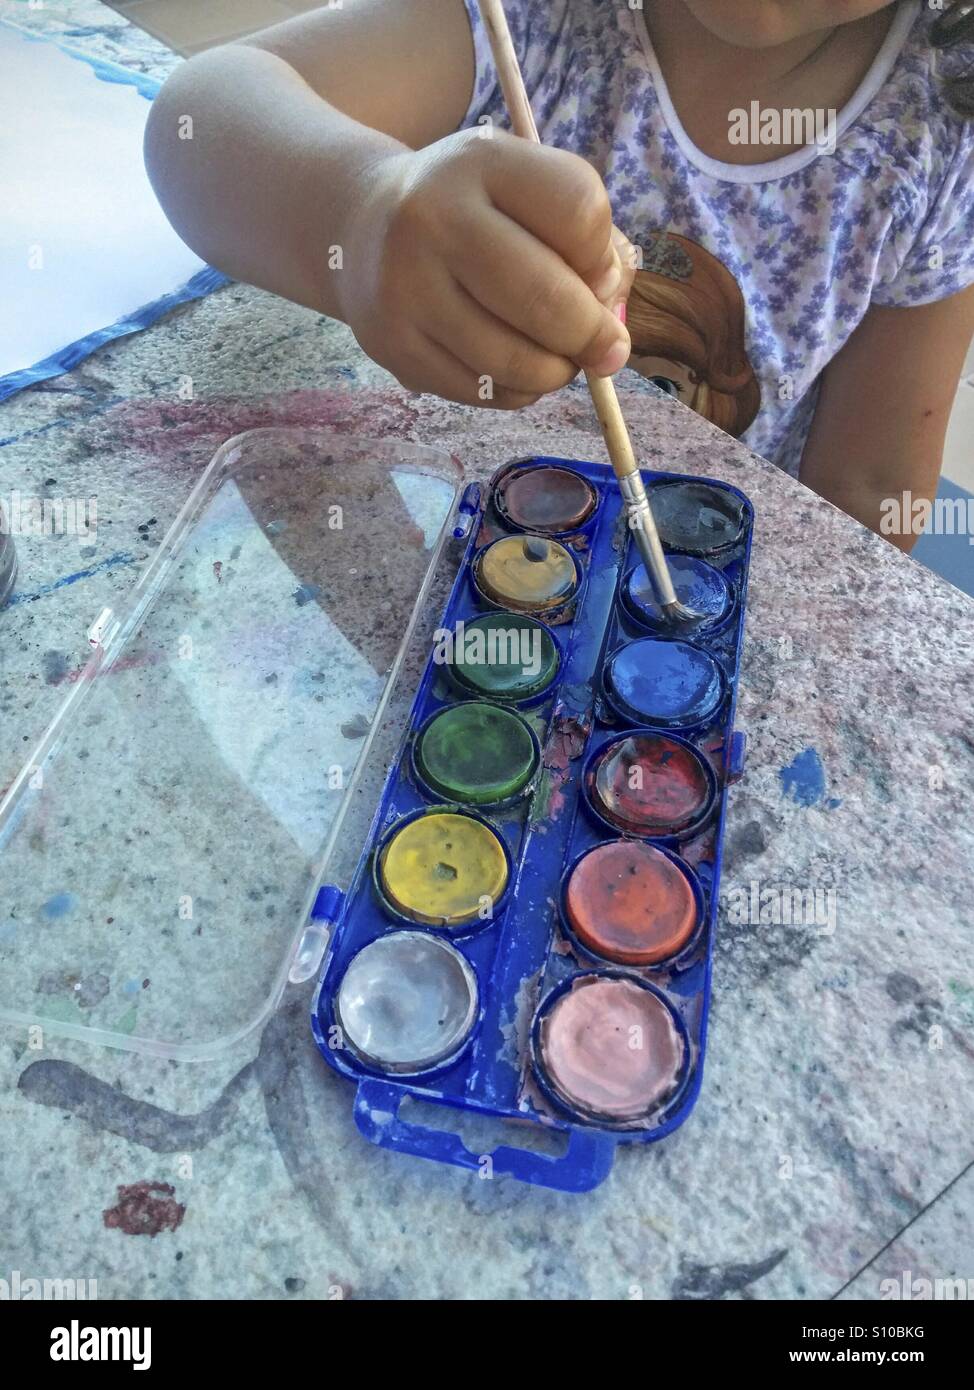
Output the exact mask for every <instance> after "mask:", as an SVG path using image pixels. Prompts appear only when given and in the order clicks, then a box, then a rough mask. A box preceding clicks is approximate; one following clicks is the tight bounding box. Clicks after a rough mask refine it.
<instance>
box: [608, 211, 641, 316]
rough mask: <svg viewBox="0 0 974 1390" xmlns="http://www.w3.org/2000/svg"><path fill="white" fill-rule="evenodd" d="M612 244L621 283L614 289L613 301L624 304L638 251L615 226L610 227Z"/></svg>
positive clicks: (636, 263) (633, 278) (611, 307)
mask: <svg viewBox="0 0 974 1390" xmlns="http://www.w3.org/2000/svg"><path fill="white" fill-rule="evenodd" d="M612 244H613V247H614V249H615V252H616V255H617V256H618V257H619V263H620V265H621V267H622V284H621V285H620V286H619V289H618V290H617V291H616V296H615V301H616V304H625V302H626V300H627V299H628V298H629V291H630V290H631V289H632V282H633V281H634V280H635V278H636V271H637V269H638V268H639V252H638V250H637V249H636V247H635V246H633V244H632V242H631V241H630V240H629V238H628V237H627V236H626V234H625V232H620V230H619V228H618V227H616V226H613V228H612ZM609 308H610V309H614V308H615V304H610V305H609Z"/></svg>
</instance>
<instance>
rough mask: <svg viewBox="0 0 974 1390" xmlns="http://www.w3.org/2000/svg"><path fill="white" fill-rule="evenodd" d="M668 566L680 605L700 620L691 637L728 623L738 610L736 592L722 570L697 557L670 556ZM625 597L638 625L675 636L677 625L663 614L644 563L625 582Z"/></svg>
mask: <svg viewBox="0 0 974 1390" xmlns="http://www.w3.org/2000/svg"><path fill="white" fill-rule="evenodd" d="M666 563H667V566H668V568H669V571H670V578H671V579H672V580H673V589H674V591H675V593H676V597H677V600H678V602H680V603H682V604H683V605H684V606H685V607H687V608H690V609H692V611H693V612H694V613H696V614H697V615H698V618H699V620H700V621H698V622H697V623H695V624H694V626H693V629H692V631H689V632H688V634H687V635H688V636H691V637H692V636H694V635H696V634H699V633H701V632H705V631H711V630H712V629H713V628H715V627H719V626H720V625H721V624H722V623H724V622H726V621H727V620H728V618H729V617H730V615H731V613H732V611H733V608H734V591H733V588H732V587H731V584H730V582H729V581H728V580H727V579H726V578H725V577H724V575H723V574H722V573H721V572H720V570H718V569H714V567H713V565H708V564H707V562H706V561H705V560H701V559H699V558H698V557H697V556H695V555H669V556H667V562H666ZM621 597H622V602H623V604H624V605H625V607H626V611H627V612H628V613H629V614H630V616H631V617H632V618H633V619H634V620H635V621H636V622H637V623H640V624H641V625H642V626H644V627H646V628H648V629H649V631H651V632H658V633H660V634H662V635H663V636H670V637H671V636H673V635H674V633H673V624H672V622H670V620H669V619H668V618H666V617H665V616H664V615H663V613H662V612H661V610H660V606H659V604H658V603H657V602H656V594H655V592H654V589H653V586H652V584H651V582H650V579H649V576H648V575H647V573H646V566H645V565H644V564H642V563H641V562H640V564H638V565H636V567H635V569H631V570H630V571H629V573H628V574H627V575H626V577H625V579H624V580H623V583H622V590H621Z"/></svg>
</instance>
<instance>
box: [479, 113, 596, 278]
mask: <svg viewBox="0 0 974 1390" xmlns="http://www.w3.org/2000/svg"><path fill="white" fill-rule="evenodd" d="M484 143H485V144H491V145H492V146H493V148H492V150H491V151H490V154H489V157H488V159H487V160H486V165H485V170H484V186H485V188H486V190H487V193H488V196H489V197H490V199H491V201H492V202H493V204H494V206H495V207H496V208H497V209H498V210H499V211H501V212H505V213H506V214H507V215H508V217H510V218H512V219H513V220H514V221H515V222H517V223H518V224H519V225H520V226H521V227H523V228H524V229H525V231H528V232H531V233H533V235H534V236H535V237H537V238H538V239H539V240H540V241H543V242H544V243H545V245H547V246H550V247H551V249H552V250H553V251H556V252H557V253H558V255H559V256H560V257H561V258H562V260H563V261H565V262H566V263H567V264H568V265H570V266H571V268H572V270H574V271H576V272H577V274H579V275H580V276H582V278H583V279H585V280H588V279H590V277H592V276H593V275H595V276H597V274H598V272H599V271H600V269H601V270H602V271H603V272H608V271H610V269H611V268H612V266H613V264H614V262H613V258H612V255H611V247H612V209H611V207H610V205H609V195H608V194H607V193H606V191H605V185H604V184H603V182H602V180H601V179H600V178H599V175H598V174H597V173H596V171H595V170H594V169H593V168H592V166H591V165H590V164H587V163H586V162H585V160H584V159H582V158H581V157H580V156H579V155H576V154H571V153H570V152H569V151H568V150H556V149H552V148H551V147H550V146H542V145H532V144H531V143H530V142H529V141H527V140H519V139H516V138H512V137H506V138H505V137H504V135H503V133H501V134H500V135H499V136H497V137H495V138H494V139H493V140H492V141H489V142H487V141H485V142H484ZM607 253H608V254H607ZM596 293H598V292H596ZM609 294H611V290H609V291H608V292H607V293H606V294H602V295H599V297H600V298H608V297H609Z"/></svg>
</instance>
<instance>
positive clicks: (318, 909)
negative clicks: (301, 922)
mask: <svg viewBox="0 0 974 1390" xmlns="http://www.w3.org/2000/svg"><path fill="white" fill-rule="evenodd" d="M344 909H345V894H344V893H343V892H342V890H341V889H340V888H339V887H337V886H336V885H335V884H334V883H323V884H322V885H321V887H320V888H319V889H318V895H317V897H316V898H315V900H314V903H313V905H312V908H311V913H310V915H309V918H308V925H307V926H306V927H305V929H304V931H303V932H302V934H301V940H300V941H299V943H298V949H297V950H296V951H295V953H294V960H293V961H292V962H291V969H290V971H289V972H288V981H289V982H290V983H291V984H292V985H301V984H304V982H305V980H310V979H311V977H312V975H316V974H317V973H318V970H319V968H320V966H321V962H322V961H323V960H324V957H325V951H326V950H327V949H328V942H329V941H330V940H331V934H332V931H333V929H334V927H335V926H336V924H337V923H338V922H339V920H340V919H341V915H342V912H343V911H344Z"/></svg>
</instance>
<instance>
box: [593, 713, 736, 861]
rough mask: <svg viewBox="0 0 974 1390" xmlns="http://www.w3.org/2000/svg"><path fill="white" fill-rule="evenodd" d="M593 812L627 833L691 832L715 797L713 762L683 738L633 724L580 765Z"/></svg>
mask: <svg viewBox="0 0 974 1390" xmlns="http://www.w3.org/2000/svg"><path fill="white" fill-rule="evenodd" d="M585 793H586V796H587V798H588V803H589V806H590V807H591V809H592V810H593V811H594V812H595V814H596V816H598V818H599V819H600V820H601V821H603V822H604V823H605V824H607V825H610V826H612V827H613V828H615V829H618V830H624V831H626V832H628V833H629V834H631V835H641V836H644V837H649V838H652V837H653V836H665V835H682V836H686V835H689V834H694V833H695V832H696V831H697V830H699V829H700V827H701V826H702V825H704V824H705V823H706V821H707V819H708V818H709V816H710V814H711V813H712V811H713V808H714V805H715V803H716V800H717V776H716V773H715V772H714V769H713V767H712V766H711V764H710V763H709V762H708V761H707V759H706V758H705V757H704V756H703V754H702V753H701V752H700V751H699V750H698V749H696V748H695V747H694V746H693V744H691V743H689V742H687V741H686V740H684V739H680V738H675V737H674V736H673V735H672V734H661V733H656V732H655V731H652V730H649V729H634V730H631V731H630V732H628V733H625V734H622V735H620V736H619V737H618V738H614V739H612V740H611V741H610V742H609V743H606V744H604V745H603V746H602V747H601V748H600V749H599V750H598V751H597V752H596V753H595V754H594V755H593V756H592V758H591V759H590V760H589V764H588V766H587V768H586V770H585Z"/></svg>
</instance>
